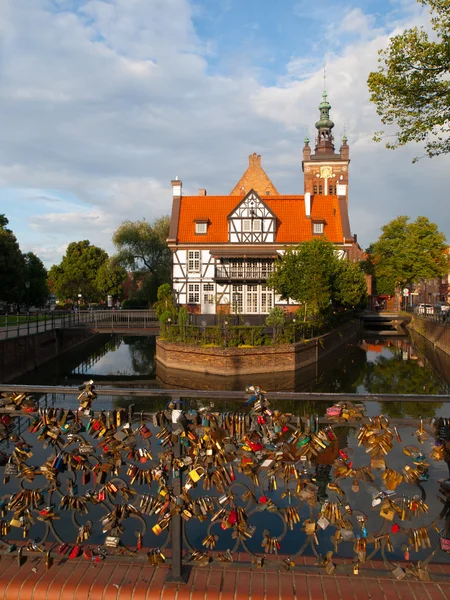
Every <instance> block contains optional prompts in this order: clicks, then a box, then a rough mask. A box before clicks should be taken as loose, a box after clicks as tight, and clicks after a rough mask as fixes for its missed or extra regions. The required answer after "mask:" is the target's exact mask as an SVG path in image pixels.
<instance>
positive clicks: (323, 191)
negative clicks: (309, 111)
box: [168, 92, 363, 315]
mask: <svg viewBox="0 0 450 600" xmlns="http://www.w3.org/2000/svg"><path fill="white" fill-rule="evenodd" d="M330 108H331V106H330V104H329V103H328V101H327V95H326V92H324V94H323V99H322V102H321V103H320V105H319V111H320V118H319V120H318V121H317V123H316V125H315V126H316V129H317V136H316V140H315V146H314V151H313V150H312V148H311V147H310V145H309V144H310V142H309V139H308V138H306V139H305V144H304V147H303V161H302V168H303V172H304V190H303V194H295V193H294V194H281V193H280V192H279V191H278V189H277V188H276V187H275V185H274V184H273V182H272V181H271V179H270V178H269V176H268V175H267V173H266V172H265V171H264V169H263V167H262V164H261V156H260V155H258V154H256V153H254V154H251V155H250V157H249V165H248V167H247V170H246V171H245V173H244V174H243V175H242V177H241V178H240V179H239V181H238V182H237V183H236V185H235V186H234V187H233V188H232V190H231V192H230V194H229V195H228V196H208V195H207V192H206V190H204V189H202V190H199V192H198V196H183V193H182V182H181V181H180V180H178V179H175V180H173V181H172V190H173V205H172V217H171V224H170V233H169V240H168V243H169V247H170V249H171V250H172V256H173V261H172V277H173V287H174V291H175V294H176V299H177V301H178V302H179V304H181V305H186V306H188V308H189V310H190V311H191V312H194V313H202V314H216V313H218V312H231V313H239V314H244V315H252V314H253V315H254V314H267V313H268V312H269V311H270V309H271V308H272V307H273V306H274V305H281V306H284V307H287V305H288V304H289V302H288V301H282V300H281V299H280V298H279V297H276V296H275V294H274V292H273V290H271V289H270V288H269V287H268V286H267V285H266V281H267V277H268V276H269V274H270V273H271V271H272V269H273V266H274V261H275V258H276V257H277V255H278V254H281V253H283V251H284V248H285V247H286V246H289V245H296V244H299V243H300V242H304V241H307V240H311V239H312V238H313V237H315V236H323V237H324V238H326V239H328V240H329V241H331V242H333V243H334V244H335V246H336V251H337V252H338V253H339V254H340V255H341V256H342V258H346V259H349V260H360V259H362V258H363V253H362V251H361V248H360V247H359V245H358V243H357V240H356V236H353V235H352V234H351V230H350V222H349V215H348V170H349V164H350V157H349V146H348V144H347V138H346V136H344V137H343V138H342V144H341V147H340V149H339V152H336V151H335V147H334V139H333V133H332V130H333V127H334V123H333V121H332V120H331V119H330ZM291 304H292V303H291Z"/></svg>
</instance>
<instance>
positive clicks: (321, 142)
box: [316, 75, 334, 154]
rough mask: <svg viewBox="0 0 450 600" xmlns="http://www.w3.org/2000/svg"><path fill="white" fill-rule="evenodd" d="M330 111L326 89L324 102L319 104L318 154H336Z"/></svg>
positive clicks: (323, 97)
mask: <svg viewBox="0 0 450 600" xmlns="http://www.w3.org/2000/svg"><path fill="white" fill-rule="evenodd" d="M324 87H325V75H324ZM330 109H331V104H330V103H329V102H328V100H327V92H326V90H325V89H324V90H323V93H322V102H321V103H320V104H319V111H320V118H319V120H318V121H317V123H316V129H317V131H318V135H317V141H316V152H319V153H327V154H328V153H334V145H333V134H332V132H331V130H332V129H333V127H334V123H333V121H332V120H331V118H330Z"/></svg>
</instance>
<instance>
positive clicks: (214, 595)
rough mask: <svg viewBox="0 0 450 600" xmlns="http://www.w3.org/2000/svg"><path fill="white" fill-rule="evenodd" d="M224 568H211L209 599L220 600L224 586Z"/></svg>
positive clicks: (208, 587)
mask: <svg viewBox="0 0 450 600" xmlns="http://www.w3.org/2000/svg"><path fill="white" fill-rule="evenodd" d="M222 578H223V570H222V569H211V571H210V573H209V579H208V586H207V590H208V600H219V597H220V591H221V587H222Z"/></svg>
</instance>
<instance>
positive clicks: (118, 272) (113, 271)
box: [95, 260, 127, 300]
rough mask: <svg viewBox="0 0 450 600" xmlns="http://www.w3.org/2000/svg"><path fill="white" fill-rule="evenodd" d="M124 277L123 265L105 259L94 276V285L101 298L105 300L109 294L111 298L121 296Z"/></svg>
mask: <svg viewBox="0 0 450 600" xmlns="http://www.w3.org/2000/svg"><path fill="white" fill-rule="evenodd" d="M126 279H127V272H126V271H125V269H124V268H123V267H121V266H120V265H117V264H115V263H114V262H113V261H111V260H105V262H104V263H103V264H102V265H101V266H100V268H99V270H98V272H97V276H96V278H95V285H96V287H97V289H98V290H99V292H100V293H101V296H102V298H101V299H102V300H105V299H106V297H107V296H108V295H109V294H110V295H111V296H112V297H113V298H122V296H123V284H124V283H125V281H126Z"/></svg>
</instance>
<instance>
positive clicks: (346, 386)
mask: <svg viewBox="0 0 450 600" xmlns="http://www.w3.org/2000/svg"><path fill="white" fill-rule="evenodd" d="M90 378H92V379H94V381H95V382H96V383H97V385H99V386H103V385H104V386H110V385H114V386H118V387H121V386H122V387H132V386H136V387H137V386H139V387H147V388H149V390H151V389H152V388H166V389H174V388H188V389H206V390H208V389H210V390H213V389H214V390H221V389H223V390H225V389H231V390H236V391H240V390H242V391H243V390H244V389H245V386H246V385H249V384H256V385H261V386H263V387H265V388H266V389H267V391H268V398H269V400H270V391H277V390H283V391H284V390H289V391H311V392H342V393H371V394H423V395H439V394H449V389H450V357H448V356H447V355H445V354H443V353H439V352H435V351H434V349H433V348H432V346H431V345H430V344H428V343H427V342H426V341H425V340H424V339H423V338H422V337H420V336H417V337H413V338H398V337H390V338H383V339H381V338H380V339H377V338H361V339H355V340H354V341H353V342H351V343H347V344H346V345H345V347H343V348H341V349H340V350H339V351H338V352H336V353H335V354H334V355H333V356H329V357H328V358H327V360H326V361H323V362H321V363H319V364H318V365H313V366H312V367H308V368H306V369H304V370H302V371H298V372H296V373H295V374H279V373H277V374H276V373H267V374H265V375H264V376H261V375H258V376H255V377H235V378H225V377H222V378H221V377H217V376H208V375H201V374H195V373H186V372H173V371H172V372H171V371H169V370H164V369H160V368H159V366H158V364H157V363H156V361H155V339H154V338H153V337H141V336H139V337H133V336H112V335H108V336H106V335H105V336H98V337H97V338H95V339H94V340H92V341H91V342H89V344H88V345H85V346H84V347H83V348H81V349H78V350H77V351H74V352H71V353H68V354H65V355H64V356H62V357H60V358H59V359H58V360H56V361H53V362H52V363H50V364H48V365H46V366H44V367H41V368H39V369H36V370H35V371H33V372H31V373H29V374H28V375H27V376H25V377H22V378H20V379H19V380H17V381H16V383H21V384H27V383H28V384H34V385H68V386H78V385H80V384H82V383H83V382H84V381H86V380H87V379H90ZM149 396H151V391H149ZM54 401H55V406H56V405H58V406H60V405H61V401H62V398H59V397H58V398H55V400H54ZM97 401H99V402H102V397H101V396H100V397H99V398H98V399H97ZM97 401H96V402H97ZM129 401H130V399H129V398H126V397H124V396H121V395H120V392H119V391H118V395H117V396H113V397H111V398H110V399H109V400H106V399H105V400H103V403H102V405H101V408H102V409H108V408H114V407H116V408H117V407H118V406H121V407H124V406H126V404H127V402H129ZM136 401H137V399H136V398H135V399H134V400H133V402H136ZM49 402H51V399H50V395H49ZM68 402H69V401H68ZM160 402H163V404H162V406H164V403H165V402H166V400H163V399H160ZM214 402H215V404H214V410H218V411H221V410H224V411H227V410H236V411H242V410H245V409H244V408H243V406H242V402H241V403H238V402H236V403H233V405H231V403H229V404H225V403H221V402H220V401H218V400H215V401H214ZM294 404H295V403H292V402H291V401H284V402H278V403H277V404H276V405H275V403H272V406H273V407H274V408H279V410H281V411H283V412H294V411H298V412H302V413H303V414H305V413H308V414H312V413H313V412H317V413H318V414H324V411H325V408H326V403H324V402H321V403H316V404H315V405H312V404H308V403H301V405H300V403H297V404H295V406H294ZM70 405H71V406H72V407H75V406H76V405H77V403H76V394H74V395H73V397H72V401H71V402H70ZM191 406H193V407H195V408H198V406H196V405H194V404H193V403H191ZM151 408H152V409H154V408H155V404H153V405H152V403H151V400H150V399H149V400H148V401H147V400H144V399H143V400H142V401H139V409H137V410H141V409H143V410H145V411H146V410H149V409H151ZM160 408H161V406H160ZM365 408H366V411H367V414H369V415H377V414H380V413H383V414H385V415H387V416H389V417H392V418H395V417H413V418H417V419H418V418H419V417H420V416H422V417H424V418H430V417H432V416H434V415H443V416H447V417H448V416H450V415H449V414H448V404H447V405H446V404H443V403H439V402H434V401H433V402H427V403H425V402H424V403H418V402H402V403H400V402H398V403H397V402H396V403H392V402H390V403H388V402H383V401H378V402H375V401H374V402H367V403H366V404H365ZM247 409H248V407H247ZM294 414H296V413H295V412H294ZM24 425H26V424H24ZM149 427H150V429H153V426H152V425H151V423H149ZM415 429H416V427H413V428H412V427H408V426H405V427H401V428H400V429H399V433H400V435H401V438H402V444H396V445H395V447H394V449H393V450H392V452H390V453H389V457H388V459H387V463H388V467H389V468H394V469H396V470H398V471H401V469H402V467H403V466H404V465H405V464H409V465H411V466H412V465H413V463H412V462H411V459H410V458H408V457H407V456H405V454H404V452H403V446H407V445H418V441H417V439H416V438H415V437H414V436H413V435H412V434H414V430H415ZM24 431H25V435H28V434H27V433H26V428H24ZM336 433H337V435H338V441H337V442H336V444H335V445H334V447H333V452H325V453H324V455H323V457H322V458H321V460H320V461H319V460H318V459H317V460H316V461H314V462H313V463H312V464H311V465H310V466H309V469H310V470H311V472H312V473H313V474H314V475H315V481H316V484H317V485H318V486H319V489H320V494H321V502H323V501H325V500H326V499H327V498H329V497H330V492H329V489H328V487H327V485H328V483H329V482H330V480H331V478H332V465H333V463H334V460H335V458H336V456H337V455H338V453H339V451H340V450H342V451H345V452H347V453H349V454H350V455H351V456H352V460H353V463H354V465H355V468H358V467H360V466H364V465H367V464H368V462H370V461H369V460H368V457H367V454H366V452H365V449H364V448H363V447H361V446H360V445H359V444H358V439H357V437H356V436H357V433H358V429H357V428H355V427H351V426H346V425H343V426H340V427H337V428H336ZM155 434H156V430H155V431H154V435H153V437H152V439H151V444H152V450H153V454H154V456H157V454H158V446H157V438H156V435H155ZM30 442H31V440H30ZM31 443H32V442H31ZM432 443H433V440H432V439H431V438H429V439H428V440H426V441H425V443H424V444H423V445H422V446H421V450H422V451H423V453H424V454H425V455H426V456H427V457H429V454H430V451H431V448H432ZM35 448H36V447H35ZM40 452H41V451H40V449H38V448H36V450H35V457H34V458H35V460H36V464H37V465H38V464H42V463H41V461H42V460H43V458H44V457H43V456H41V455H40ZM429 462H430V469H429V480H428V481H426V482H424V483H423V484H419V485H411V484H406V483H404V484H401V486H400V487H399V488H398V495H399V496H400V497H401V496H403V495H404V496H408V497H410V496H415V495H416V496H419V497H421V498H422V500H424V501H425V502H426V503H427V504H428V507H429V510H428V511H427V513H426V514H423V515H421V516H419V517H414V518H413V520H412V521H411V522H408V523H403V522H402V527H404V528H405V534H404V535H403V537H402V538H401V539H402V541H403V542H404V541H405V540H406V529H408V528H409V527H411V526H413V527H419V526H425V527H427V526H430V524H431V523H432V522H433V521H434V520H435V519H436V518H437V516H438V515H439V512H440V511H441V509H442V505H441V504H440V503H439V500H438V498H437V492H438V487H439V486H438V483H437V482H438V481H439V480H442V479H445V478H446V477H448V467H447V465H446V463H445V462H443V461H434V460H429ZM121 477H124V478H126V474H125V472H124V473H121ZM241 477H242V476H241V475H238V476H237V481H236V483H239V482H240V480H241ZM242 483H244V481H242ZM246 483H248V482H246ZM36 485H38V484H37V483H36ZM267 485H268V479H267V478H263V479H262V480H261V483H260V485H259V486H257V489H254V490H253V491H254V493H255V495H256V496H257V497H258V498H259V497H260V496H262V495H265V494H266V493H267V489H268V488H267ZM13 486H16V487H17V482H15V481H11V482H10V483H9V484H8V485H7V486H6V487H7V488H8V490H7V491H8V493H12V491H13V490H12V487H13ZM9 487H11V489H9ZM33 487H34V486H33ZM135 487H136V491H137V493H138V494H144V493H148V489H147V488H146V487H145V486H139V485H136V486H135ZM382 487H383V483H382V481H381V472H380V471H378V472H377V473H376V480H375V482H373V483H368V484H366V483H364V484H361V492H358V493H355V491H354V490H353V489H352V481H351V480H345V481H343V482H342V488H343V490H344V493H345V498H346V501H348V502H349V503H350V504H351V506H352V509H353V511H354V521H355V529H356V530H357V528H358V521H357V516H358V514H359V515H364V516H365V518H366V519H367V529H368V531H370V532H375V531H379V530H380V527H381V525H382V523H384V521H383V520H382V519H381V518H380V516H379V514H378V512H379V510H378V509H373V508H372V505H371V499H372V496H373V494H374V493H376V492H377V491H379V490H380V489H381V488H382ZM141 488H142V489H141ZM259 488H260V489H259ZM243 490H245V488H242V490H241V491H240V492H239V493H242V491H243ZM152 491H153V492H154V493H156V488H155V490H152ZM283 491H284V488H282V487H281V484H280V488H279V489H278V490H276V491H273V490H272V493H271V498H272V499H273V500H274V501H275V502H276V504H277V506H278V507H279V508H280V509H282V508H285V507H286V506H289V503H290V496H289V497H286V494H284V495H283ZM204 493H205V492H203V491H202V490H201V489H197V490H195V492H193V495H194V497H196V496H197V495H200V496H201V495H202V494H204ZM211 495H213V496H215V495H217V493H216V490H214V489H213V490H212V491H211ZM299 512H300V516H301V520H302V522H303V521H304V520H305V519H306V518H308V517H309V516H310V509H309V507H308V506H307V504H304V505H302V508H301V510H300V509H299ZM251 515H252V516H251V522H252V523H254V525H255V526H256V527H257V534H255V536H254V538H252V540H250V541H249V544H248V546H249V548H250V549H251V550H252V551H254V552H257V553H261V552H262V549H261V542H262V531H263V530H264V528H266V527H267V528H268V529H270V531H271V534H272V535H274V536H281V537H282V538H283V541H282V548H281V552H283V553H295V552H296V551H297V550H298V548H299V544H303V542H304V541H305V540H306V538H305V534H304V533H302V532H301V530H300V529H297V528H295V529H294V531H290V530H288V531H287V532H285V534H284V533H283V530H284V526H283V523H282V520H281V519H280V515H279V514H277V513H271V512H269V511H265V512H264V513H263V514H261V511H260V509H258V508H255V509H254V510H253V512H252V513H251ZM99 517H100V512H99V514H98V515H97V514H96V513H95V514H90V515H89V518H90V519H93V520H94V521H95V520H96V519H97V518H99ZM70 518H71V517H70V515H69V514H65V513H64V511H63V513H62V516H61V522H60V523H58V524H57V528H58V530H60V529H61V528H62V529H65V528H66V527H67V529H69V523H70ZM314 518H315V519H316V518H318V515H317V514H316V512H315V513H314ZM154 522H156V518H155V519H153V520H152V521H151V523H149V527H148V532H149V533H148V534H147V535H146V537H145V545H155V543H158V544H159V543H164V541H165V540H166V535H167V534H166V532H165V533H164V534H163V535H162V536H161V538H155V537H154V536H153V537H151V539H150V537H148V536H152V534H151V533H150V531H151V527H152V526H153V524H154ZM440 523H442V521H441V522H440ZM216 525H217V526H216ZM216 525H214V526H213V527H212V528H211V529H208V523H207V522H205V523H200V524H199V523H198V521H197V520H196V519H192V520H191V521H189V522H188V523H187V526H186V531H187V535H188V538H189V539H190V541H191V542H192V543H193V544H194V545H195V546H196V547H197V548H198V547H201V542H202V540H203V538H204V537H205V536H206V535H207V534H208V533H213V534H216V533H217V534H220V535H219V538H220V539H219V541H218V544H217V547H216V549H217V550H220V551H224V550H225V549H227V548H232V547H233V546H234V541H233V539H232V530H227V531H221V528H220V522H218V523H217V524H216ZM62 529H61V530H62ZM331 529H332V528H329V529H328V530H326V531H321V530H318V532H317V534H318V541H319V543H320V551H321V552H322V553H324V552H325V551H327V550H330V549H332V542H331V540H330V533H331V531H330V530H331ZM333 530H334V528H333ZM41 535H42V534H41ZM103 537H104V536H103V535H102V534H101V532H96V533H95V534H94V536H93V543H94V542H95V543H101V541H102V540H103ZM430 537H431V538H432V543H433V547H435V544H436V543H438V534H437V532H435V531H434V530H433V529H432V528H431V530H430ZM397 539H398V538H397ZM394 542H395V543H394V546H395V549H394V550H393V551H392V553H391V555H390V556H391V557H392V558H395V559H399V558H403V552H404V548H402V545H401V544H399V543H397V541H394ZM124 543H126V544H130V545H133V544H134V543H135V541H134V533H133V529H132V528H131V529H130V530H129V531H128V530H127V531H126V532H125V533H124ZM352 547H353V544H352V543H346V544H343V546H342V547H340V550H339V553H340V555H341V556H352V555H353V549H352ZM429 552H430V550H427V551H422V550H420V551H419V552H414V553H412V556H411V558H412V559H414V560H416V559H417V558H424V557H425V556H427V555H428V554H429ZM307 553H309V551H307ZM377 558H380V556H379V554H378V556H377ZM449 558H450V555H445V554H444V553H442V552H440V553H439V556H438V557H436V560H439V561H445V560H449Z"/></svg>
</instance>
